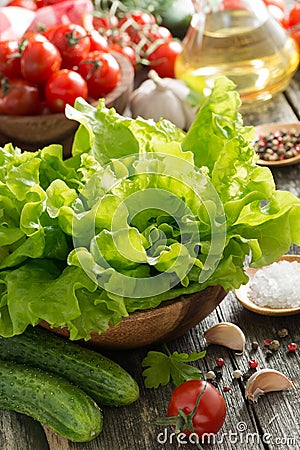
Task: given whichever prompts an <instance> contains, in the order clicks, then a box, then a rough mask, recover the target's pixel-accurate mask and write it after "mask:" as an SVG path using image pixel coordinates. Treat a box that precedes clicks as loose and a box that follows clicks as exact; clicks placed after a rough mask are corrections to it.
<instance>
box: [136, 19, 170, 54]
mask: <svg viewBox="0 0 300 450" xmlns="http://www.w3.org/2000/svg"><path fill="white" fill-rule="evenodd" d="M172 38H173V36H172V34H171V32H170V31H169V30H168V28H166V27H162V26H158V25H156V24H155V25H151V27H150V28H148V27H146V28H145V30H144V37H143V39H144V40H145V44H144V45H143V47H142V50H143V51H147V50H148V49H149V47H150V46H151V45H153V44H154V45H155V43H156V42H157V41H161V43H162V42H168V41H170V40H171V39H172Z"/></svg>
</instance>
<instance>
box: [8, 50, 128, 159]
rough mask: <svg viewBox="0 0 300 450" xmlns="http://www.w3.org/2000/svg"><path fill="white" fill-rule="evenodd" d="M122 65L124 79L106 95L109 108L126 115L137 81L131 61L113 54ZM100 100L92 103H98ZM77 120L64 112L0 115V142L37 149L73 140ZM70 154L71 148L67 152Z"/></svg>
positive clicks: (32, 149) (24, 148) (31, 149)
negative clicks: (33, 114)
mask: <svg viewBox="0 0 300 450" xmlns="http://www.w3.org/2000/svg"><path fill="white" fill-rule="evenodd" d="M113 56H114V57H115V58H116V60H117V61H118V63H119V65H120V68H121V73H122V75H121V80H120V82H119V83H118V85H117V86H116V87H115V89H114V90H112V91H111V92H110V93H109V94H107V96H106V97H105V104H106V106H107V107H108V108H112V107H114V108H115V109H116V111H117V112H118V113H119V114H123V112H124V110H125V108H126V106H127V103H128V98H129V95H130V93H131V92H132V90H133V84H134V69H133V67H132V64H131V62H130V61H129V60H128V59H127V58H126V57H124V56H123V55H121V54H119V53H115V52H114V53H113ZM97 103H98V101H95V102H94V103H93V104H94V105H97ZM78 125H79V124H78V122H76V121H74V120H70V119H67V118H66V116H65V114H64V113H53V114H45V115H37V116H9V115H4V114H0V145H4V144H5V143H8V142H12V143H13V145H15V146H18V147H20V148H21V149H22V150H28V151H35V150H37V149H38V148H42V147H44V146H46V145H49V144H64V142H65V141H68V138H69V139H72V138H73V136H74V133H75V131H76V129H77V128H78ZM66 153H67V155H65V156H69V151H67V152H66Z"/></svg>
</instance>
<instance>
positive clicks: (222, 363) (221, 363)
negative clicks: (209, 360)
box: [216, 358, 225, 367]
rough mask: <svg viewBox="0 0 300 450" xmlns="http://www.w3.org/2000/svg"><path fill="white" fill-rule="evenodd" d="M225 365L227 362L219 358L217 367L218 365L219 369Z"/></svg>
mask: <svg viewBox="0 0 300 450" xmlns="http://www.w3.org/2000/svg"><path fill="white" fill-rule="evenodd" d="M224 364H225V361H224V359H223V358H217V359H216V365H217V366H218V367H223V366H224Z"/></svg>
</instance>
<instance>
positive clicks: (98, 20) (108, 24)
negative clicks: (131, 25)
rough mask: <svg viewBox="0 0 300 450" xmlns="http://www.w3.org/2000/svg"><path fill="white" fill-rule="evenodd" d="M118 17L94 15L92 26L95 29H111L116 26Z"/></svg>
mask: <svg viewBox="0 0 300 450" xmlns="http://www.w3.org/2000/svg"><path fill="white" fill-rule="evenodd" d="M118 26H119V19H118V18H117V16H114V15H106V16H105V15H104V16H99V17H98V16H96V15H95V16H94V17H93V27H94V28H95V29H96V30H112V29H114V28H118Z"/></svg>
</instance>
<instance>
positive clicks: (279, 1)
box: [264, 0, 286, 12]
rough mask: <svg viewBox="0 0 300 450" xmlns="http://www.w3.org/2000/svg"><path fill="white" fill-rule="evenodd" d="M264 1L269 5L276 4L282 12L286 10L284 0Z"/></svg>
mask: <svg viewBox="0 0 300 450" xmlns="http://www.w3.org/2000/svg"><path fill="white" fill-rule="evenodd" d="M264 3H265V4H266V5H267V6H269V5H274V6H277V8H279V9H281V11H283V12H285V11H286V3H285V1H284V0H264Z"/></svg>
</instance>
